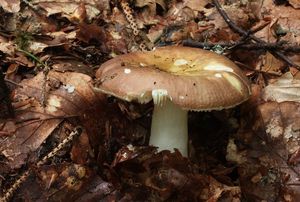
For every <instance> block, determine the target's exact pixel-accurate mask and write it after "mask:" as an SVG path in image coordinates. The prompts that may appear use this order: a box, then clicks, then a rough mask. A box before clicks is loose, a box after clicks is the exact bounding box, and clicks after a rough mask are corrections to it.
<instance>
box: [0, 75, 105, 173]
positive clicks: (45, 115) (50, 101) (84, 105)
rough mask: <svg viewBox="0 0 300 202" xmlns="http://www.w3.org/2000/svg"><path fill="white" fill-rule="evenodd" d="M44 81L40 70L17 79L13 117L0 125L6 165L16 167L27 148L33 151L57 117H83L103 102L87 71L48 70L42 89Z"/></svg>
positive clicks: (20, 162) (44, 138) (52, 127)
mask: <svg viewBox="0 0 300 202" xmlns="http://www.w3.org/2000/svg"><path fill="white" fill-rule="evenodd" d="M44 82H46V81H45V79H44V75H43V73H40V74H38V75H37V76H35V77H33V78H31V79H27V80H23V81H22V82H21V83H20V86H22V87H20V88H18V89H17V90H16V92H15V95H16V96H15V100H14V102H15V103H14V105H15V110H16V118H15V119H14V120H12V121H8V122H6V123H4V124H3V125H2V128H1V130H2V131H4V132H6V131H7V132H8V135H6V136H3V137H1V140H0V141H1V146H0V151H1V154H2V155H3V156H4V157H5V159H6V160H5V162H4V163H5V164H6V165H7V166H8V167H10V168H19V167H20V166H21V165H22V164H23V163H24V161H25V160H26V158H27V157H28V155H29V154H30V152H34V151H36V150H37V148H39V147H40V146H41V144H42V143H43V142H44V141H45V140H46V138H47V137H48V136H49V135H50V134H51V133H52V132H53V130H54V129H55V128H56V127H57V126H58V124H59V123H60V122H61V121H63V120H64V119H66V118H68V117H78V118H81V120H82V121H85V120H86V118H87V117H89V118H91V116H85V114H84V113H86V111H88V110H90V109H94V108H95V106H98V107H99V106H100V105H101V104H102V102H103V101H101V99H103V98H101V96H100V95H96V94H95V93H94V92H93V89H92V84H91V78H90V77H89V76H87V75H84V74H80V73H71V72H65V73H58V72H50V73H49V74H48V80H47V85H46V88H45V90H46V91H45V92H44V93H43V88H42V86H43V85H41V84H43V83H44ZM44 94H45V95H46V100H45V101H46V106H45V107H43V102H44V101H43V99H45V98H44V97H45V96H44ZM98 110H101V108H98ZM90 115H91V114H90ZM95 116H97V115H94V117H95ZM95 119H97V118H95ZM92 120H93V119H92V118H91V121H92ZM9 123H10V124H9ZM12 127H13V128H12ZM9 131H11V132H9ZM94 135H96V134H94Z"/></svg>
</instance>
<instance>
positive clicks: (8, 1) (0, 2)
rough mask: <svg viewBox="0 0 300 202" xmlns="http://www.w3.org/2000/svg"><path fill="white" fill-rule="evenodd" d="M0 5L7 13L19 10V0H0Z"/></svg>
mask: <svg viewBox="0 0 300 202" xmlns="http://www.w3.org/2000/svg"><path fill="white" fill-rule="evenodd" d="M0 6H1V7H2V8H3V9H4V10H5V11H7V12H9V13H17V12H19V11H20V0H0Z"/></svg>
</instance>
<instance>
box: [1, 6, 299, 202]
mask: <svg viewBox="0 0 300 202" xmlns="http://www.w3.org/2000/svg"><path fill="white" fill-rule="evenodd" d="M21 2H22V3H21ZM21 2H20V1H6V0H2V1H0V5H1V7H2V10H1V11H0V15H1V16H2V17H3V18H2V19H1V20H0V21H1V28H0V43H1V46H0V51H1V67H2V71H4V73H5V82H6V84H7V85H8V87H9V88H10V90H11V93H10V95H5V96H9V97H10V98H11V100H12V106H13V108H14V111H15V116H14V117H13V118H9V117H7V118H4V119H3V118H2V117H1V118H2V119H1V122H0V142H1V144H0V157H1V163H0V171H1V172H0V173H1V176H2V177H1V186H2V187H3V188H2V190H4V188H5V187H9V186H10V185H12V184H13V183H14V179H15V176H16V175H17V174H18V173H20V172H22V171H24V170H26V169H27V168H28V167H29V168H31V169H32V170H33V174H32V175H31V176H30V177H29V178H28V179H27V180H25V182H24V183H23V185H22V186H21V187H20V188H19V189H18V190H17V191H16V193H15V194H14V197H13V198H12V201H39V200H40V201H45V200H48V201H59V200H72V201H99V200H100V201H242V200H249V201H298V200H300V191H299V190H300V188H299V185H300V183H299V179H300V177H299V161H300V158H299V156H300V145H299V135H300V134H299V126H298V125H299V123H300V122H299V120H300V119H299V113H298V111H299V109H300V108H299V103H298V94H299V92H298V91H299V89H298V88H299V87H298V83H299V81H298V78H297V75H299V74H298V69H297V67H296V66H295V67H289V66H288V65H287V64H286V63H285V62H284V61H282V60H280V59H279V58H276V57H275V56H274V55H273V51H274V49H267V50H265V49H261V48H259V46H258V44H254V45H256V46H257V50H251V49H249V50H248V49H236V47H235V46H233V47H230V48H226V47H225V46H224V47H222V46H220V47H219V48H221V49H220V50H221V52H226V54H228V56H229V57H230V58H231V59H232V60H234V61H235V62H237V64H238V65H240V67H241V68H242V70H244V72H245V74H247V75H248V76H249V79H250V80H251V82H252V85H253V87H252V89H253V96H252V97H251V99H250V100H249V101H248V102H247V103H245V104H243V105H242V106H241V107H238V108H235V109H233V110H228V111H221V112H211V113H191V114H190V115H189V123H190V127H189V128H190V131H189V133H190V157H189V158H185V157H183V156H181V154H180V152H179V151H171V152H170V151H162V152H157V151H156V148H153V147H151V146H145V145H147V142H148V138H149V130H150V122H151V117H150V114H151V113H150V112H151V110H152V105H151V104H148V105H143V106H140V105H138V104H135V103H126V102H123V101H120V100H118V99H115V98H111V97H106V96H105V95H102V94H95V92H94V91H93V83H94V81H93V78H94V72H95V70H97V68H98V67H99V65H100V64H101V63H102V62H104V61H106V60H108V59H110V58H112V57H114V56H116V55H118V54H123V53H127V52H131V51H135V50H138V47H139V43H140V42H141V41H143V40H144V41H145V43H146V44H147V46H149V47H152V46H154V47H156V46H162V45H171V44H173V45H174V44H181V43H182V42H183V41H184V40H187V39H189V40H193V41H198V42H203V43H220V44H222V43H224V42H225V43H238V42H239V41H240V40H243V39H242V38H241V36H240V35H239V34H237V33H235V32H234V31H233V30H232V29H231V28H230V27H229V26H228V24H227V23H226V22H225V21H224V20H223V19H222V18H221V16H220V14H219V12H218V11H217V10H216V7H215V6H214V4H213V3H212V2H211V1H201V2H198V1H196V0H183V1H177V0H172V1H163V0H151V1H150V0H137V1H128V5H129V6H130V8H131V9H132V10H133V17H134V18H135V20H136V22H137V26H138V29H139V30H140V31H139V32H140V33H139V35H137V36H133V30H132V29H131V26H130V24H129V23H128V22H127V19H126V18H125V16H124V13H123V10H122V7H121V6H120V4H119V2H118V1H106V0H94V1H68V0H63V1H60V0H56V1H40V0H34V1H21ZM278 2H279V1H271V0H267V1H226V2H225V3H224V2H222V3H224V4H222V6H223V8H224V10H225V12H226V13H227V14H228V16H229V17H230V19H232V20H233V22H234V23H235V24H236V25H237V26H239V27H241V28H243V29H245V30H256V31H253V34H254V35H255V36H257V37H259V38H260V39H263V40H265V41H266V42H268V43H279V45H278V44H277V45H278V47H280V46H282V44H283V45H284V46H293V47H292V48H294V49H295V48H297V46H299V32H298V31H297V30H299V29H298V26H299V20H300V18H299V15H298V14H299V11H298V10H299V6H298V4H299V2H297V1H296V0H290V1H282V2H281V3H278ZM4 19H5V20H4ZM249 41H250V40H248V39H246V40H245V41H244V43H247V42H249ZM237 47H238V46H237ZM284 54H285V55H286V56H287V57H289V59H291V60H292V61H293V62H294V63H295V64H296V65H297V64H298V65H299V64H300V63H299V61H300V58H299V51H298V52H297V51H284ZM250 56H251V57H250ZM37 59H38V60H37ZM45 67H50V68H51V70H49V71H48V70H47V69H46V68H45ZM286 72H287V73H286ZM279 75H281V77H278V76H279ZM0 92H1V93H2V91H0ZM0 97H1V99H2V96H0ZM0 101H1V102H0V104H1V108H2V105H5V102H2V100H0ZM1 110H2V109H1ZM4 110H7V109H6V108H4ZM199 123H201V124H199ZM78 125H80V126H83V128H84V131H83V132H82V134H81V135H80V136H79V137H78V138H77V139H75V140H74V141H73V142H72V143H69V144H68V146H67V147H66V148H64V149H63V150H62V151H60V152H59V153H58V155H56V156H55V157H54V158H52V159H51V160H49V161H48V162H47V164H45V165H42V166H38V167H37V166H35V163H36V162H38V160H39V159H40V158H41V157H42V156H44V155H46V154H47V153H48V152H50V151H51V149H53V148H55V147H56V146H57V145H58V143H59V142H60V141H62V140H63V139H65V138H66V137H67V134H68V133H69V131H72V129H73V128H74V127H76V126H78Z"/></svg>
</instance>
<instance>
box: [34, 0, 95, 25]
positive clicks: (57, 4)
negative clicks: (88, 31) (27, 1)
mask: <svg viewBox="0 0 300 202" xmlns="http://www.w3.org/2000/svg"><path fill="white" fill-rule="evenodd" d="M31 3H32V4H33V5H38V6H40V7H41V8H43V9H45V10H46V11H47V16H50V15H53V14H62V16H64V17H67V18H69V19H70V20H72V19H77V20H79V21H80V20H81V17H82V16H80V12H81V11H79V10H81V9H82V8H81V7H82V5H84V8H83V9H85V10H86V11H84V12H85V13H86V17H87V19H88V20H89V21H91V20H92V19H93V18H95V17H96V16H97V15H99V14H100V10H98V8H97V3H99V2H98V1H97V0H92V1H80V0H76V1H73V0H56V1H47V0H46V1H41V0H34V1H32V2H31Z"/></svg>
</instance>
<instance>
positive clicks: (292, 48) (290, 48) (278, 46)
mask: <svg viewBox="0 0 300 202" xmlns="http://www.w3.org/2000/svg"><path fill="white" fill-rule="evenodd" d="M182 44H183V45H184V46H190V47H196V48H208V49H211V48H213V47H214V46H222V47H224V48H227V49H238V48H240V49H247V50H257V49H264V50H281V51H284V52H300V46H297V45H287V44H284V42H281V43H280V42H278V43H251V44H245V43H240V42H218V43H209V42H198V41H193V40H191V39H187V40H183V42H182Z"/></svg>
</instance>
